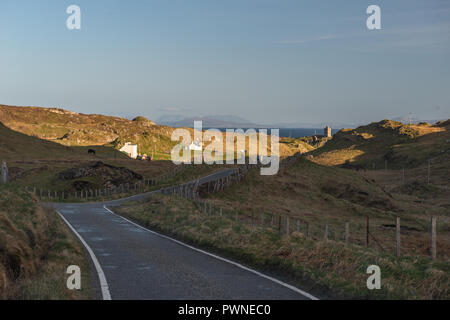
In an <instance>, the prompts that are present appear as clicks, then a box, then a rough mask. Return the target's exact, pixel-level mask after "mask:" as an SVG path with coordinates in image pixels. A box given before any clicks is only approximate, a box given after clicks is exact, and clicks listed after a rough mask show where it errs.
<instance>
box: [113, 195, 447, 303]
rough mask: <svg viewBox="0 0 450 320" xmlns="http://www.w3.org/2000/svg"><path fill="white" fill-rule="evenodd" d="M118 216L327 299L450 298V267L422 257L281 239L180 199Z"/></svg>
mask: <svg viewBox="0 0 450 320" xmlns="http://www.w3.org/2000/svg"><path fill="white" fill-rule="evenodd" d="M117 211H118V213H119V214H122V215H125V216H127V217H129V218H131V219H133V220H135V221H138V222H140V223H141V224H142V225H145V226H147V227H149V228H152V229H156V230H159V231H161V232H164V233H166V234H170V235H173V236H175V237H177V238H179V239H182V240H184V241H187V242H189V243H193V244H195V245H197V246H201V247H203V248H207V249H209V250H213V251H216V252H218V253H220V254H222V255H225V256H229V257H231V258H234V259H237V260H240V261H242V262H244V263H247V264H249V265H252V266H254V267H257V268H259V269H263V270H266V271H270V272H272V273H277V274H279V275H280V276H282V277H284V278H290V281H291V282H294V283H297V284H298V285H299V286H301V287H302V288H304V289H307V290H310V291H312V292H313V293H316V294H318V295H320V296H321V297H337V298H359V299H449V298H450V296H449V293H450V292H449V285H450V282H449V281H450V278H449V265H448V263H442V262H431V261H430V260H428V259H424V258H420V257H403V258H400V259H396V258H394V257H393V256H392V255H389V254H385V253H379V252H377V251H375V250H373V249H366V248H363V247H360V246H353V245H351V246H348V247H346V246H343V245H342V244H341V243H338V242H335V241H332V240H331V241H316V240H312V239H310V238H306V237H305V236H304V234H303V233H300V232H294V233H292V234H291V235H290V236H286V235H279V234H278V233H277V232H276V231H274V230H272V229H271V228H259V227H252V226H250V225H248V224H243V223H242V221H236V220H235V219H234V218H233V217H232V216H229V215H228V214H226V213H224V215H223V216H219V215H218V214H217V213H216V215H209V214H205V213H202V211H201V210H200V208H199V207H197V206H196V204H194V203H192V202H190V201H188V200H185V199H181V198H178V197H169V196H163V195H155V196H152V198H151V199H149V200H147V201H145V202H143V203H130V204H128V205H126V206H123V207H121V208H119V209H117ZM372 264H376V265H378V266H380V268H381V270H382V289H381V290H374V291H370V290H368V289H367V287H366V280H367V277H368V275H367V274H366V268H367V267H368V266H369V265H372Z"/></svg>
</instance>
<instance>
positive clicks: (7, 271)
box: [0, 186, 92, 300]
mask: <svg viewBox="0 0 450 320" xmlns="http://www.w3.org/2000/svg"><path fill="white" fill-rule="evenodd" d="M0 189H1V193H0V208H1V211H0V299H33V300H36V299H88V298H91V296H92V292H91V279H90V271H89V270H90V269H89V265H88V262H87V258H86V256H85V252H84V250H83V249H82V247H81V245H80V244H79V243H78V242H77V240H76V239H75V238H74V236H73V235H72V234H71V233H70V232H69V231H68V229H67V227H66V226H65V225H64V224H63V222H62V221H61V220H60V218H59V217H58V216H57V214H56V213H55V212H54V211H52V210H48V209H43V208H42V207H40V206H39V203H38V202H37V201H36V200H35V199H34V198H32V196H31V195H30V194H28V193H25V192H22V191H20V190H18V189H16V188H12V187H5V186H2V187H0ZM72 264H73V265H78V266H80V268H81V269H82V290H80V291H71V290H68V289H67V288H66V280H67V278H66V277H67V275H66V269H67V267H68V266H69V265H72Z"/></svg>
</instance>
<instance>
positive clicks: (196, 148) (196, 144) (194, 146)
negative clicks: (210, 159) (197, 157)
mask: <svg viewBox="0 0 450 320" xmlns="http://www.w3.org/2000/svg"><path fill="white" fill-rule="evenodd" d="M189 150H194V151H202V143H201V142H199V141H197V140H196V141H194V142H192V143H191V144H190V145H189Z"/></svg>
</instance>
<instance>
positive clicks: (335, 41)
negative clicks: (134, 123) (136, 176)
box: [0, 0, 450, 123]
mask: <svg viewBox="0 0 450 320" xmlns="http://www.w3.org/2000/svg"><path fill="white" fill-rule="evenodd" d="M71 4H76V5H78V6H80V8H81V14H82V21H81V30H79V31H75V30H74V31H70V30H68V29H67V28H66V19H67V17H68V15H67V14H66V8H67V7H68V6H69V5H71ZM371 4H376V5H379V6H380V7H381V13H382V16H381V18H382V30H374V31H369V30H368V29H367V28H366V19H367V17H368V15H367V14H366V8H367V7H368V6H369V5H371ZM0 44H1V45H0V104H11V105H37V106H45V107H64V108H67V109H70V110H74V111H77V112H83V113H103V114H110V115H118V116H126V117H133V116H135V115H144V116H147V117H148V118H151V119H157V118H158V117H159V116H161V115H166V114H168V115H171V114H181V115H190V114H193V115H207V114H230V115H237V116H241V117H244V118H247V119H249V120H252V121H254V122H265V123H270V122H293V121H297V122H323V123H326V122H329V121H339V122H346V123H360V122H370V121H376V120H380V119H384V118H392V117H398V116H407V115H408V114H409V113H410V112H411V113H412V114H413V116H414V117H417V118H422V119H436V118H449V117H450V90H449V89H450V1H448V0H389V1H385V0H371V1H363V0H345V1H344V0H342V1H337V0H320V1H318V0H315V1H313V0H310V1H300V0H184V1H182V0H148V1H144V0H133V1H115V0H89V1H85V0H72V1H65V0H53V1H52V0H46V1H39V0H1V2H0Z"/></svg>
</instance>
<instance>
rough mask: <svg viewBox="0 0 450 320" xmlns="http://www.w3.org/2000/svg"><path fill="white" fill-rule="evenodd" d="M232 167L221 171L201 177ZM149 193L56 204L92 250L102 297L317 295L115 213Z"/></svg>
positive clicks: (221, 173)
mask: <svg viewBox="0 0 450 320" xmlns="http://www.w3.org/2000/svg"><path fill="white" fill-rule="evenodd" d="M231 172H232V171H231V170H225V171H221V172H218V173H215V174H213V175H210V176H207V177H204V178H202V179H201V182H207V181H209V180H211V179H214V178H215V177H218V176H220V177H222V176H225V175H227V174H230V173H231ZM149 194H151V192H150V193H146V194H140V195H136V196H133V197H130V198H126V199H121V200H115V201H110V202H102V203H84V204H79V203H72V204H65V203H52V204H51V205H52V206H53V207H54V208H55V209H56V210H57V211H58V212H59V213H60V215H61V216H62V218H63V219H64V221H65V222H66V223H67V224H68V225H69V227H70V228H71V229H72V231H73V232H74V233H75V234H76V235H77V236H78V237H79V238H80V240H81V242H82V243H83V245H84V246H85V247H86V249H87V251H88V252H89V254H90V257H91V260H92V264H91V265H92V267H93V268H95V273H96V274H97V275H98V279H99V281H98V283H100V285H99V286H98V288H99V295H100V296H101V298H102V299H105V300H109V299H119V300H124V299H125V300H128V299H133V300H141V299H150V300H159V299H164V300H203V299H212V300H228V299H230V300H272V299H288V300H293V299H296V300H305V299H313V300H314V299H316V298H315V297H314V296H312V295H310V294H308V293H306V292H304V291H302V290H300V289H298V288H296V287H293V286H291V285H289V284H286V283H283V282H281V281H279V280H277V279H274V278H272V277H269V276H267V275H265V274H262V273H259V272H258V271H255V270H252V269H249V268H247V267H245V266H243V265H241V264H239V263H236V262H234V261H230V260H227V259H225V258H222V257H219V256H216V255H214V254H211V253H208V252H206V251H203V250H200V249H197V248H194V247H191V246H189V245H187V244H184V243H182V242H180V241H177V240H175V239H172V238H169V237H167V236H164V235H161V234H158V233H156V232H154V231H151V230H148V229H146V228H143V227H141V226H139V225H137V224H135V223H134V222H131V221H129V220H127V219H125V218H123V217H121V216H119V215H116V214H115V213H114V212H113V210H114V206H116V205H120V204H121V203H123V202H125V201H128V200H131V199H132V200H136V199H140V198H144V197H147V196H148V195H149ZM82 272H83V271H82ZM84 272H86V271H84Z"/></svg>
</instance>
